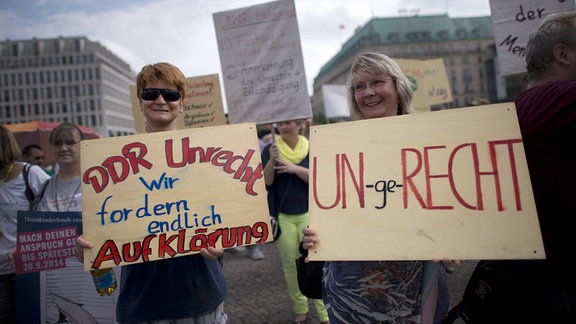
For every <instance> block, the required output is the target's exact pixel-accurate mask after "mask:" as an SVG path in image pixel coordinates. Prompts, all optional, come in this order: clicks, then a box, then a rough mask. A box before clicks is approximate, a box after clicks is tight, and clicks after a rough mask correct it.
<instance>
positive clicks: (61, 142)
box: [52, 139, 80, 147]
mask: <svg viewBox="0 0 576 324" xmlns="http://www.w3.org/2000/svg"><path fill="white" fill-rule="evenodd" d="M78 143H80V142H78V141H75V140H71V139H69V140H57V141H54V142H52V146H54V147H60V146H62V145H64V144H66V146H72V145H76V144H78Z"/></svg>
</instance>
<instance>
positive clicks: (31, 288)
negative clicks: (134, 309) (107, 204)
mask: <svg viewBox="0 0 576 324" xmlns="http://www.w3.org/2000/svg"><path fill="white" fill-rule="evenodd" d="M81 233H82V214H81V213H80V212H29V211H20V212H18V241H17V246H16V248H17V251H18V253H16V273H17V274H18V275H17V276H16V315H17V318H18V323H102V324H104V323H111V324H112V323H116V321H115V316H114V314H115V312H114V309H115V307H116V306H115V305H116V296H115V295H116V293H114V294H113V295H110V296H108V295H104V296H99V295H98V293H97V292H96V288H95V286H94V282H93V280H92V276H91V275H90V273H89V272H86V271H84V265H83V264H82V263H81V262H80V261H78V260H77V259H76V257H75V256H74V246H75V240H76V237H78V235H79V234H81ZM119 274H120V273H119V271H118V272H117V277H118V278H119Z"/></svg>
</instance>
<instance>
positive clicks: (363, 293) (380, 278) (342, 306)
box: [302, 53, 449, 324]
mask: <svg viewBox="0 0 576 324" xmlns="http://www.w3.org/2000/svg"><path fill="white" fill-rule="evenodd" d="M347 89H348V90H347V91H348V104H349V108H350V113H351V114H350V115H351V117H352V119H354V120H360V119H370V118H382V117H392V116H398V115H405V114H409V113H412V112H413V111H414V109H413V108H412V104H411V103H412V88H411V83H410V81H409V80H408V78H407V77H406V76H405V75H404V74H403V73H402V70H401V69H400V67H399V66H398V65H397V64H396V63H395V62H394V61H393V60H392V59H391V58H389V57H388V56H386V55H384V54H379V53H364V54H361V55H359V56H358V57H357V58H356V59H355V60H354V62H353V63H352V67H351V68H350V73H349V76H348V80H347ZM303 234H304V237H303V239H302V243H303V244H302V245H303V248H304V249H310V248H312V247H314V245H315V244H316V243H318V242H319V239H318V236H317V232H316V231H315V230H314V229H311V228H304V229H303ZM433 287H437V288H438V290H437V294H427V293H425V291H435V290H434V289H433ZM323 299H324V303H325V304H326V308H327V310H328V315H329V317H330V322H331V323H427V324H431V323H439V322H440V321H441V320H442V319H443V318H444V317H445V316H446V313H447V311H448V307H449V297H448V289H447V282H446V272H445V270H444V268H443V266H442V264H440V263H433V262H430V261H422V260H414V261H385V260H382V261H326V262H325V264H324V274H323Z"/></svg>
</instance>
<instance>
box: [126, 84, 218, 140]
mask: <svg viewBox="0 0 576 324" xmlns="http://www.w3.org/2000/svg"><path fill="white" fill-rule="evenodd" d="M186 82H187V85H188V87H187V89H186V98H184V111H183V112H182V113H181V114H179V115H178V118H177V119H176V127H177V128H178V129H185V128H195V127H207V126H217V125H225V124H226V116H225V115H224V105H223V103H222V92H221V91H220V79H219V78H218V74H209V75H201V76H196V77H190V78H187V79H186ZM130 95H131V97H132V113H133V115H134V127H135V128H136V133H137V134H142V133H145V132H146V119H145V118H144V114H143V113H142V111H141V110H140V102H139V101H138V95H137V94H136V85H131V86H130Z"/></svg>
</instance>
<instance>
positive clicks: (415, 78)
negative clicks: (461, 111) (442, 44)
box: [394, 58, 452, 110]
mask: <svg viewBox="0 0 576 324" xmlns="http://www.w3.org/2000/svg"><path fill="white" fill-rule="evenodd" d="M394 60H395V61H396V63H398V65H400V68H401V69H402V72H404V74H405V75H406V77H408V79H409V80H410V81H411V82H412V86H413V87H412V90H413V91H414V97H413V98H412V105H413V106H414V108H416V109H420V110H430V106H432V105H437V104H442V103H446V102H452V89H451V88H450V82H448V75H447V74H446V67H445V66H444V60H443V59H441V58H438V59H431V60H407V59H394Z"/></svg>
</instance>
